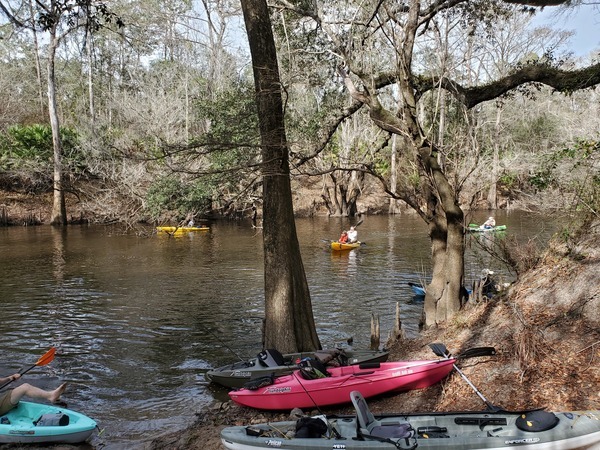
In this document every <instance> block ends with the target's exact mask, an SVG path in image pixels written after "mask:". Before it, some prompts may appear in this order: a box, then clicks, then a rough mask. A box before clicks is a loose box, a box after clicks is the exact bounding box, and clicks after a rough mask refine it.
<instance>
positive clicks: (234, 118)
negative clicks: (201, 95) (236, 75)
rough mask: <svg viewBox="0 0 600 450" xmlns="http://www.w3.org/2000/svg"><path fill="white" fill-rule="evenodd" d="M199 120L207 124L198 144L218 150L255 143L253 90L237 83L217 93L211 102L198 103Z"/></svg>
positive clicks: (256, 116) (256, 136)
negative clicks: (219, 148)
mask: <svg viewBox="0 0 600 450" xmlns="http://www.w3.org/2000/svg"><path fill="white" fill-rule="evenodd" d="M195 108H196V111H197V116H198V118H199V120H202V121H206V122H208V123H210V128H209V130H208V132H207V133H206V134H204V135H202V136H201V137H200V138H199V140H200V141H202V142H208V143H210V144H212V145H216V146H217V147H221V148H231V147H234V146H246V145H249V144H250V145H252V144H253V143H254V144H257V143H258V142H259V140H258V138H259V130H258V115H257V110H256V102H255V100H254V86H253V85H251V84H250V83H240V84H238V85H237V86H235V87H234V88H232V89H229V90H226V91H222V92H219V93H218V94H217V95H216V96H215V97H214V98H212V99H199V100H198V101H197V102H196V105H195Z"/></svg>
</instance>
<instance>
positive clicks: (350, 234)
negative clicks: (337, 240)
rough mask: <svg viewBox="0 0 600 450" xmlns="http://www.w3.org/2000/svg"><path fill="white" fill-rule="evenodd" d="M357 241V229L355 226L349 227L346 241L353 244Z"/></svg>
mask: <svg viewBox="0 0 600 450" xmlns="http://www.w3.org/2000/svg"><path fill="white" fill-rule="evenodd" d="M357 241H358V231H356V227H350V230H349V231H348V242H350V243H351V244H354V243H355V242H357Z"/></svg>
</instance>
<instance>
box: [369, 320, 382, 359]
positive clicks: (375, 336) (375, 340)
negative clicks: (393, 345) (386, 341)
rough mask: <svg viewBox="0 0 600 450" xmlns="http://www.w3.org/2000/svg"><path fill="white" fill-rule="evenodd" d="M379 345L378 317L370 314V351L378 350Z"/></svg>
mask: <svg viewBox="0 0 600 450" xmlns="http://www.w3.org/2000/svg"><path fill="white" fill-rule="evenodd" d="M380 343H381V336H380V328H379V316H375V314H371V350H379V344H380Z"/></svg>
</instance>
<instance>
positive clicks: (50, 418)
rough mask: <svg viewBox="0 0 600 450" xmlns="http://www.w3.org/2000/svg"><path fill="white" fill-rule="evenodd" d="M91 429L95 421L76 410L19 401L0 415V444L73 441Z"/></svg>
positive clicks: (66, 442) (81, 437)
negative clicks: (15, 405) (14, 406)
mask: <svg viewBox="0 0 600 450" xmlns="http://www.w3.org/2000/svg"><path fill="white" fill-rule="evenodd" d="M95 429H96V422H95V421H93V420H92V419H90V418H89V417H87V416H85V415H83V414H81V413H78V412H76V411H71V410H70V409H66V408H60V407H58V406H56V405H47V404H41V403H31V402H23V401H21V402H19V404H18V405H17V407H16V408H14V409H12V410H11V411H9V412H8V413H6V414H5V415H3V416H1V417H0V444H9V443H18V444H48V443H55V444H58V443H61V444H77V443H80V442H84V441H85V440H86V439H87V438H89V437H90V436H91V434H92V433H93V432H94V430H95Z"/></svg>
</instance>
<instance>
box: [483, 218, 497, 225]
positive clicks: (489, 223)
mask: <svg viewBox="0 0 600 450" xmlns="http://www.w3.org/2000/svg"><path fill="white" fill-rule="evenodd" d="M495 226H496V220H495V219H494V218H493V217H489V218H488V220H486V221H485V222H484V223H483V225H482V227H483V228H494V227H495Z"/></svg>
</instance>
